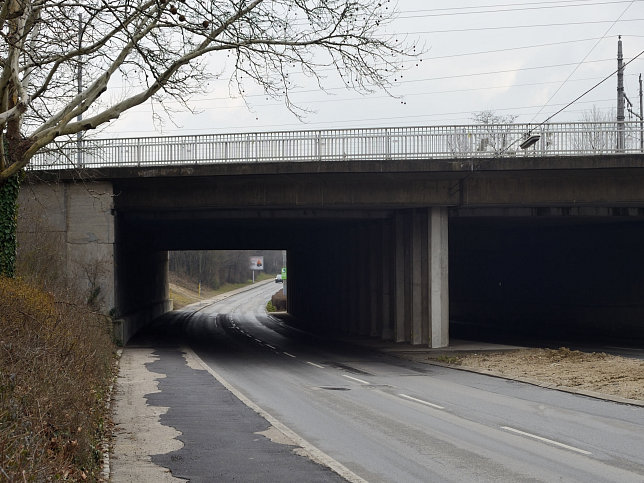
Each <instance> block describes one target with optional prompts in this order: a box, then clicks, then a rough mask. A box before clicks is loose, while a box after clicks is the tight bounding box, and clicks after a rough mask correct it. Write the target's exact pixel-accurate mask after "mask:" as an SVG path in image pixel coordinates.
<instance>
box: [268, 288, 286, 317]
mask: <svg viewBox="0 0 644 483" xmlns="http://www.w3.org/2000/svg"><path fill="white" fill-rule="evenodd" d="M270 303H271V304H272V305H273V309H274V310H273V311H274V312H285V311H286V295H284V292H283V291H282V290H280V291H279V292H277V293H276V294H275V295H273V296H272V297H271V301H270Z"/></svg>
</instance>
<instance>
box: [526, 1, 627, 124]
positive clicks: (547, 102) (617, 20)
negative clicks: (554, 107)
mask: <svg viewBox="0 0 644 483" xmlns="http://www.w3.org/2000/svg"><path fill="white" fill-rule="evenodd" d="M633 1H634V0H633ZM633 1H631V2H630V3H629V4H628V5H627V6H626V8H625V9H624V10H623V11H622V13H621V14H620V15H619V17H617V18H616V19H615V21H614V22H613V23H612V24H611V25H610V27H608V29H606V32H604V35H602V36H601V38H600V39H599V40H597V42H595V45H593V46H592V48H591V49H590V50H589V51H588V53H586V55H585V56H584V58H583V59H581V61H579V63H578V64H577V65H576V66H575V68H574V69H573V70H572V72H571V73H570V74H568V77H566V80H564V81H563V82H562V83H561V85H560V86H559V87H558V88H557V90H556V91H555V92H554V94H552V95H551V96H550V99H548V100H547V101H546V103H545V104H544V105H543V107H544V108H545V107H546V106H547V105H548V104H549V103H550V101H551V100H552V99H553V98H554V97H555V96H556V95H557V94H558V93H559V91H560V90H561V88H562V87H563V86H564V85H565V84H566V82H568V80H569V79H570V78H571V77H572V76H573V75H574V73H575V72H577V69H579V66H580V65H581V64H582V63H584V61H585V60H586V59H587V58H588V56H589V55H590V54H591V53H592V51H593V50H595V47H597V46H598V45H599V42H601V40H602V39H603V38H604V37H606V35H608V32H610V30H611V29H612V28H613V27H614V26H615V24H616V23H617V22H619V20H620V19H621V18H622V17H623V16H624V14H625V13H626V11H627V10H628V9H629V8H631V6H632V5H633ZM602 82H603V81H602ZM542 110H543V108H541V109H539V112H537V113H536V114H535V115H534V117H533V118H532V119H533V120H534V119H535V118H536V117H537V116H538V115H539V114H540V113H541V111H542Z"/></svg>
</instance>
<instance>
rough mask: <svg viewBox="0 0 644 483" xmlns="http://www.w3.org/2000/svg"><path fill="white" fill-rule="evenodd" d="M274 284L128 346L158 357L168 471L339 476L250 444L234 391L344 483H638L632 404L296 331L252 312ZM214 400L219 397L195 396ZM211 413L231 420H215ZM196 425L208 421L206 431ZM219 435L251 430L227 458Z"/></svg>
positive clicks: (195, 311) (641, 469) (638, 434)
mask: <svg viewBox="0 0 644 483" xmlns="http://www.w3.org/2000/svg"><path fill="white" fill-rule="evenodd" d="M278 288H279V286H276V284H264V285H260V286H258V287H257V288H256V289H254V290H251V291H248V292H244V293H241V294H238V295H236V296H232V297H229V298H227V299H225V300H223V301H220V302H218V303H215V304H202V305H200V306H197V307H194V306H193V307H192V308H187V309H184V310H182V311H177V312H173V313H171V314H168V315H166V316H165V317H164V318H162V319H161V320H160V321H159V322H158V324H156V325H155V327H154V328H153V330H151V331H149V332H148V333H147V334H144V335H143V336H142V337H141V338H140V339H139V340H138V341H136V343H138V344H144V345H148V346H154V347H155V348H156V350H157V352H158V353H159V354H160V355H161V357H160V359H159V361H158V362H156V363H155V367H154V368H153V370H154V371H155V372H161V373H163V374H166V376H167V377H166V379H167V380H162V381H161V384H160V386H159V389H160V390H161V391H160V392H159V393H157V394H155V395H154V396H153V398H152V399H151V403H152V404H157V405H159V406H164V407H169V408H170V410H169V411H168V412H167V414H165V416H164V417H163V418H162V420H161V422H162V423H163V424H166V425H169V426H172V427H174V428H175V429H178V430H179V431H181V432H182V437H181V438H180V439H182V440H183V441H184V443H186V444H185V446H184V448H182V449H181V450H179V451H178V452H175V453H170V454H167V455H162V456H157V457H153V461H155V462H156V463H157V464H161V465H163V466H166V467H168V468H170V469H171V470H172V473H173V475H175V476H179V477H184V478H190V479H192V481H233V480H235V481H251V480H252V481H337V476H336V475H335V474H333V473H331V472H328V471H326V470H325V469H324V468H322V467H320V466H319V465H313V466H310V467H309V466H306V464H309V463H310V462H309V461H308V460H306V459H305V458H304V460H306V461H305V462H302V461H300V460H301V459H302V458H300V460H297V461H295V462H293V461H291V460H290V459H289V458H292V454H293V453H292V451H290V447H288V446H284V445H278V444H277V443H273V444H274V445H276V446H279V447H280V450H279V451H277V450H275V451H276V452H275V453H272V452H273V451H274V448H268V449H267V447H262V448H255V447H252V444H250V443H252V441H251V440H252V439H257V436H256V434H255V433H256V432H257V431H256V430H257V428H256V426H257V424H258V423H256V422H255V423H253V424H249V423H248V421H249V420H250V419H249V418H251V417H252V418H255V417H259V416H257V414H256V413H255V412H253V411H249V412H248V413H243V411H242V410H241V409H240V408H239V407H237V406H235V408H236V409H233V410H230V411H228V412H227V409H226V408H227V407H228V406H227V404H228V403H230V407H232V406H233V405H235V404H239V401H238V400H237V399H236V398H234V397H233V396H232V394H231V393H230V392H229V391H228V389H229V388H231V387H233V388H234V390H236V391H239V393H241V394H242V395H243V396H245V397H246V398H248V399H249V400H250V401H252V403H254V404H256V405H257V406H259V407H260V408H261V409H263V410H264V411H265V412H266V413H268V414H269V415H271V416H272V417H274V418H275V419H276V420H278V421H279V422H281V423H283V424H284V425H285V426H286V427H288V428H290V429H291V430H292V431H294V432H295V433H297V435H299V436H300V437H301V438H303V440H305V441H306V442H308V443H309V444H310V445H312V446H314V447H315V448H318V449H319V450H320V451H321V452H322V453H323V454H324V455H327V456H328V457H330V458H331V460H330V461H336V462H338V463H339V464H338V466H339V467H340V468H346V469H348V472H347V473H346V474H345V475H344V476H346V477H347V478H349V479H353V480H355V481H360V478H362V479H364V480H366V481H371V482H378V481H389V482H407V481H409V482H412V481H414V482H415V481H424V482H427V481H432V482H440V481H459V482H461V481H497V482H501V481H508V482H510V481H511V482H518V481H549V482H550V481H580V482H581V481H583V482H588V481H593V482H602V481H612V482H630V481H632V482H644V408H640V407H633V406H628V405H621V404H617V403H613V402H607V401H601V400H596V399H592V398H587V397H584V396H578V395H572V394H567V393H562V392H558V391H554V390H548V389H543V388H538V387H534V386H530V385H526V384H522V383H518V382H513V381H507V380H502V379H497V378H493V377H489V376H484V375H480V374H473V373H467V372H463V371H458V370H453V369H449V368H443V367H437V366H430V365H426V364H420V363H414V362H411V361H404V360H401V359H397V358H394V357H391V356H387V355H384V354H381V353H376V352H371V351H369V350H367V349H360V348H356V347H354V346H350V345H347V344H343V343H341V342H337V341H333V340H328V339H321V338H317V337H314V336H310V335H307V334H304V333H300V332H298V331H295V330H293V329H290V328H288V327H286V326H284V325H283V324H282V323H281V322H279V321H278V320H277V319H274V318H272V317H269V316H267V315H266V313H265V312H264V306H265V303H266V301H267V300H268V298H269V297H270V295H271V294H272V293H274V292H275V291H276V290H277V289H278ZM178 346H184V347H190V350H191V351H194V353H196V355H197V356H198V358H197V360H199V362H203V364H205V367H207V368H208V369H209V372H207V371H196V370H192V369H189V368H188V369H186V366H185V364H183V362H184V359H183V358H182V357H181V356H180V354H179V352H178V350H177V349H176V347H178ZM182 371H184V372H182ZM213 376H216V377H218V378H219V379H220V381H223V382H224V383H225V384H227V387H228V388H226V387H221V386H220V385H219V382H217V381H216V380H215V377H213ZM164 381H165V383H164ZM182 381H183V382H185V383H186V384H185V387H182ZM164 384H165V385H164ZM210 386H212V387H216V388H217V390H216V391H215V392H216V393H217V396H214V395H213V393H211V392H212V391H211V390H212V388H211V387H210ZM209 391H211V392H209ZM215 397H217V398H218V401H219V403H218V404H217V405H215V406H213V405H212V404H206V403H205V402H206V401H209V400H211V399H212V398H215ZM200 411H202V412H200ZM187 413H189V414H187ZM221 420H225V421H226V422H227V423H230V424H225V425H221V424H217V423H216V422H217V421H221ZM205 421H215V423H213V426H212V428H210V427H209V429H208V430H204V427H205V423H204V422H205ZM245 425H247V426H249V427H245ZM251 426H252V427H251ZM259 426H260V427H264V428H265V427H266V423H263V426H262V423H261V422H260V423H259ZM260 430H261V429H260ZM224 431H225V432H228V433H229V436H227V438H228V439H227V440H225V441H224V442H223V443H220V445H219V447H221V446H223V445H229V446H230V445H231V444H232V443H230V441H239V440H240V438H241V440H244V438H247V436H248V435H253V436H254V438H253V437H252V436H251V438H250V440H249V442H247V443H240V444H237V446H234V448H233V449H234V451H233V453H234V455H236V457H237V460H235V463H234V464H232V465H228V466H226V456H225V455H226V453H225V452H224V453H222V454H220V453H219V452H218V450H217V447H214V449H213V443H212V441H209V440H211V439H213V438H215V437H216V436H215V435H219V436H221V432H224ZM226 441H228V442H226ZM253 444H255V443H253ZM215 446H216V445H215ZM204 448H210V449H209V450H208V451H207V452H204ZM285 449H286V451H285ZM254 451H257V458H258V459H264V460H266V463H264V464H268V463H267V462H268V461H270V462H271V464H275V463H276V462H277V463H279V462H280V461H282V460H280V458H284V459H283V464H282V463H279V464H278V466H279V467H280V468H281V469H282V472H281V473H279V472H278V473H270V474H268V473H267V474H264V476H263V477H262V476H261V475H257V479H255V477H251V476H249V475H254V473H253V472H252V471H260V472H261V468H262V465H259V467H258V468H259V470H252V471H251V470H248V469H244V466H245V465H247V464H249V463H248V461H249V460H252V459H253V458H254V457H253V456H252V453H253V452H254ZM267 452H268V453H267ZM267 454H268V455H269V456H267ZM264 460H263V461H264ZM228 462H230V456H228ZM302 463H306V464H305V465H304V466H301V464H302ZM289 465H293V467H292V469H291V467H290V466H289ZM224 466H226V470H225V471H224V470H221V468H222V467H224ZM202 467H203V469H201V468H202ZM235 467H237V468H238V469H239V472H238V473H236V470H235ZM217 468H220V470H217ZM266 468H268V467H266ZM216 471H220V474H219V477H216V478H215V476H214V475H215V473H214V472H216ZM267 471H268V470H267ZM271 471H272V470H271ZM244 475H246V476H244ZM267 475H268V476H267ZM271 475H272V476H271ZM303 475H307V476H306V477H304V478H303Z"/></svg>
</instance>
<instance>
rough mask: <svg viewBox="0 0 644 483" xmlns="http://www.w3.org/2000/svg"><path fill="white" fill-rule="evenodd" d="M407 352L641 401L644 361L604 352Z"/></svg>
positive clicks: (643, 398) (425, 358) (643, 396)
mask: <svg viewBox="0 0 644 483" xmlns="http://www.w3.org/2000/svg"><path fill="white" fill-rule="evenodd" d="M408 356H409V357H411V358H413V359H414V360H418V361H424V362H428V361H435V362H442V363H446V364H450V365H456V366H459V367H462V368H463V369H467V368H471V369H475V370H481V371H489V372H490V373H492V374H495V375H500V376H504V377H508V378H512V379H520V380H521V379H522V380H530V381H535V382H539V383H542V384H549V385H552V386H556V387H565V388H571V389H576V390H584V391H593V392H597V393H601V394H607V395H612V396H618V397H622V398H627V399H635V400H641V401H644V361H642V360H638V359H629V358H626V357H619V356H613V355H608V354H605V353H603V352H591V353H587V352H580V351H575V350H570V349H567V348H565V347H562V348H559V349H519V350H511V351H490V352H473V353H459V352H451V353H442V354H440V353H437V354H435V353H432V354H429V355H428V354H427V353H424V354H409V355H408Z"/></svg>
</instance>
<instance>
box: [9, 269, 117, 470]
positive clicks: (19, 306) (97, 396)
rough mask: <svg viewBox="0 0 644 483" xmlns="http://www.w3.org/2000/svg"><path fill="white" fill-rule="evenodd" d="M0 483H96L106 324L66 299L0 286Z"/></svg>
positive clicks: (109, 365) (108, 363) (107, 356)
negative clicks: (65, 482) (59, 482)
mask: <svg viewBox="0 0 644 483" xmlns="http://www.w3.org/2000/svg"><path fill="white" fill-rule="evenodd" d="M0 307H1V310H0V481H49V480H56V479H66V480H69V481H84V480H88V481H100V471H101V462H102V454H101V449H100V442H101V440H102V438H103V437H104V432H105V430H106V426H107V424H108V421H109V415H108V412H107V408H106V398H107V396H108V392H109V387H110V385H111V383H112V381H113V376H114V369H115V357H114V346H113V344H112V339H111V324H110V321H109V319H107V318H106V317H105V316H102V315H100V314H97V313H96V312H93V311H92V310H91V309H90V308H89V307H88V306H87V305H85V304H84V303H83V302H82V301H78V300H76V299H75V297H73V296H71V295H65V296H63V295H57V296H54V295H52V294H51V293H48V292H45V291H42V290H39V289H37V288H35V287H34V286H32V285H29V284H27V283H25V282H22V281H20V280H13V279H5V278H0Z"/></svg>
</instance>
